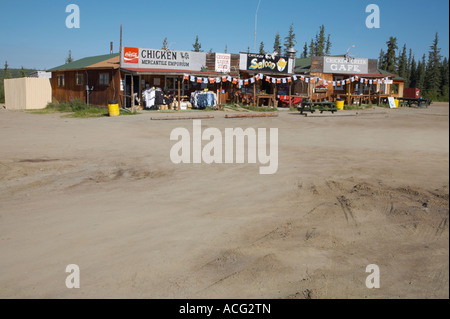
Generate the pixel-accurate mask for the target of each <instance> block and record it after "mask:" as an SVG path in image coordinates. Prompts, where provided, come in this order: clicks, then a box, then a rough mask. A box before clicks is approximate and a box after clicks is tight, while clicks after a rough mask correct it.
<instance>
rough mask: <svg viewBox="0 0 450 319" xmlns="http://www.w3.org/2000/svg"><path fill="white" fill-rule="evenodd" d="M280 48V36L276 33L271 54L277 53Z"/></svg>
mask: <svg viewBox="0 0 450 319" xmlns="http://www.w3.org/2000/svg"><path fill="white" fill-rule="evenodd" d="M280 47H281V36H280V33H279V32H277V34H276V35H275V41H274V43H273V52H279V50H280Z"/></svg>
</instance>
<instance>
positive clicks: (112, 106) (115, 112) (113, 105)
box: [108, 100, 120, 117]
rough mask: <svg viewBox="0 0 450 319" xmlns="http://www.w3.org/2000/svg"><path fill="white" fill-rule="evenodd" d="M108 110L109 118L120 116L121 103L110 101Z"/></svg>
mask: <svg viewBox="0 0 450 319" xmlns="http://www.w3.org/2000/svg"><path fill="white" fill-rule="evenodd" d="M108 109H109V116H111V117H113V116H119V115H120V109H119V102H118V101H117V100H113V101H109V102H108Z"/></svg>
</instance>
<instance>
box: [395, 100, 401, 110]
mask: <svg viewBox="0 0 450 319" xmlns="http://www.w3.org/2000/svg"><path fill="white" fill-rule="evenodd" d="M399 104H400V100H399V99H395V108H397V109H398V106H399Z"/></svg>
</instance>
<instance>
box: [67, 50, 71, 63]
mask: <svg viewBox="0 0 450 319" xmlns="http://www.w3.org/2000/svg"><path fill="white" fill-rule="evenodd" d="M72 62H73V58H72V50H69V55H68V56H67V59H66V64H67V63H72Z"/></svg>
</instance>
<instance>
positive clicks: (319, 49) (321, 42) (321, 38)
mask: <svg viewBox="0 0 450 319" xmlns="http://www.w3.org/2000/svg"><path fill="white" fill-rule="evenodd" d="M325 41H326V39H325V26H324V25H321V26H320V29H319V34H318V35H317V36H316V56H324V54H325V46H326V43H325Z"/></svg>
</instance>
